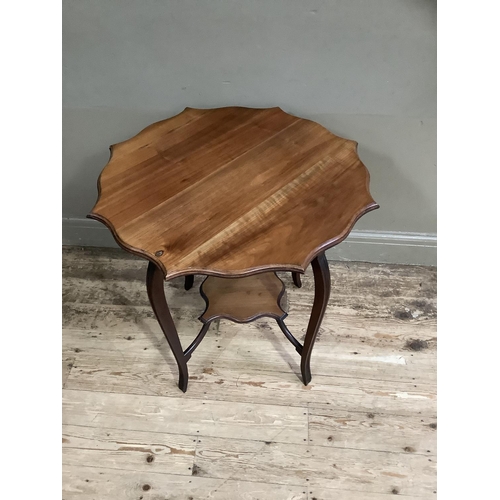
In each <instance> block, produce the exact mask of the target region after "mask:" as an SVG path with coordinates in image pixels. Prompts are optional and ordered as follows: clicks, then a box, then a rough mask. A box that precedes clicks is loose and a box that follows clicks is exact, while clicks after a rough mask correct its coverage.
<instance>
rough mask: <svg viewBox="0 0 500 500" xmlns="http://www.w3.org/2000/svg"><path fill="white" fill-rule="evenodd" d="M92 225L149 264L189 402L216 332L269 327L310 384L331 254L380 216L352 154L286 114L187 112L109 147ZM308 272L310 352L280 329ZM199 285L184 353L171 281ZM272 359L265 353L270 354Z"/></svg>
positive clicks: (155, 302) (150, 287)
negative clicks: (207, 342)
mask: <svg viewBox="0 0 500 500" xmlns="http://www.w3.org/2000/svg"><path fill="white" fill-rule="evenodd" d="M110 151H111V154H110V159H109V162H108V163H107V165H106V166H105V167H104V169H103V171H102V172H101V175H100V176H99V180H98V200H97V202H96V204H95V206H94V208H93V209H92V211H91V213H90V214H89V215H88V217H89V218H92V219H95V220H98V221H100V222H102V223H103V224H105V225H106V226H107V227H108V228H109V230H110V231H111V232H112V234H113V236H114V238H115V240H116V242H117V243H118V244H119V245H120V246H121V247H122V248H123V249H124V250H126V251H128V252H131V253H133V254H135V255H138V256H141V257H144V258H146V259H148V261H149V265H148V270H147V276H146V287H147V291H148V296H149V300H150V302H151V306H152V308H153V311H154V313H155V316H156V318H157V320H158V322H159V324H160V326H161V328H162V330H163V333H164V334H165V337H166V339H167V341H168V343H169V345H170V348H171V349H172V353H173V355H174V357H175V359H176V362H177V365H178V368H179V384H178V385H179V388H180V389H181V390H182V391H184V392H186V390H187V384H188V368H187V362H188V361H189V359H190V357H191V355H192V354H193V352H194V350H195V349H196V348H197V347H198V345H199V344H200V342H201V341H202V340H203V337H204V336H205V334H206V333H207V331H208V329H209V326H210V324H211V322H212V321H214V320H215V319H217V318H227V319H229V320H232V321H236V322H238V323H247V322H249V321H253V320H255V319H256V318H260V317H262V316H268V317H271V318H274V319H275V320H276V322H277V324H278V325H279V327H280V329H281V330H282V332H283V333H284V335H285V336H286V338H287V339H288V340H289V341H290V342H291V343H292V344H293V346H294V347H295V349H296V351H297V352H298V353H299V355H300V356H301V373H302V380H303V382H304V384H305V385H307V384H308V383H309V382H310V381H311V369H310V359H311V353H312V349H313V346H314V341H315V339H316V335H317V333H318V330H319V327H320V325H321V321H322V319H323V315H324V313H325V309H326V306H327V303H328V299H329V296H330V273H329V269H328V263H327V260H326V257H325V250H327V249H328V248H330V247H333V246H334V245H337V244H338V243H340V242H341V241H342V240H344V239H345V238H346V237H347V235H348V234H349V232H350V230H351V229H352V227H353V226H354V224H355V222H356V221H357V220H358V219H359V218H360V217H361V216H362V215H364V214H366V213H367V212H369V211H371V210H374V209H376V208H378V204H377V203H376V202H375V201H374V200H373V198H372V197H371V195H370V192H369V187H368V186H369V173H368V171H367V169H366V167H365V166H364V165H363V163H362V162H361V160H360V159H359V157H358V155H357V143H356V142H355V141H352V140H347V139H343V138H341V137H338V136H336V135H334V134H332V133H331V132H329V131H328V130H327V129H325V128H324V127H322V126H321V125H319V124H317V123H315V122H313V121H310V120H306V119H303V118H299V117H296V116H293V115H291V114H288V113H286V112H284V111H283V110H281V109H280V108H267V109H254V108H244V107H225V108H217V109H194V108H186V109H184V111H182V112H181V113H179V114H178V115H176V116H174V117H172V118H169V119H167V120H163V121H160V122H157V123H153V124H152V125H150V126H148V127H146V128H145V129H144V130H142V131H141V132H139V133H138V134H137V135H135V136H134V137H132V138H130V139H128V140H126V141H124V142H121V143H119V144H115V145H113V146H111V147H110ZM309 264H311V265H312V269H313V273H314V281H315V296H314V303H313V307H312V312H311V317H310V320H309V323H308V327H307V331H306V335H305V339H304V342H303V343H301V342H299V341H298V340H297V339H296V338H295V337H294V335H293V334H292V333H291V332H290V331H289V330H288V328H287V327H286V325H285V323H284V319H285V318H286V316H287V313H286V311H285V310H284V309H283V308H282V304H281V302H282V297H283V295H284V293H285V286H284V284H283V282H282V281H281V280H280V278H279V277H278V276H277V274H276V272H277V271H289V272H291V273H292V276H293V281H294V283H295V285H296V286H299V287H300V286H301V281H300V276H301V274H303V273H304V272H305V270H306V268H307V267H308V265H309ZM196 274H201V275H205V276H206V278H205V280H204V281H203V283H202V285H201V287H200V293H201V295H202V297H203V298H204V299H205V302H206V309H205V311H204V312H203V314H202V315H201V316H200V318H199V319H200V320H201V322H202V328H201V330H200V332H199V334H198V335H197V336H196V337H195V339H194V340H193V342H192V343H191V344H190V345H189V346H188V347H187V348H185V349H184V348H183V347H182V345H181V342H180V340H179V336H178V333H177V330H176V327H175V324H174V322H173V320H172V316H171V314H170V310H169V308H168V305H167V301H166V299H165V293H164V282H165V280H170V279H172V278H175V277H178V276H185V289H186V290H189V289H190V288H191V287H192V286H193V277H194V275H196ZM263 355H265V353H263Z"/></svg>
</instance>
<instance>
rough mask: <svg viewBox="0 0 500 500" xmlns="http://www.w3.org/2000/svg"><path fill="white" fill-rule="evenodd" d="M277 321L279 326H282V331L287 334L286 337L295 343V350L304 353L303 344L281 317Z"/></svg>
mask: <svg viewBox="0 0 500 500" xmlns="http://www.w3.org/2000/svg"><path fill="white" fill-rule="evenodd" d="M276 323H278V326H279V327H280V328H281V331H282V332H283V333H284V334H285V337H286V338H287V339H288V340H289V341H290V342H291V343H292V344H293V346H294V347H295V350H296V351H297V352H298V353H299V354H302V344H301V343H300V342H299V341H298V340H297V339H296V338H295V337H294V336H293V335H292V334H291V333H290V330H289V329H288V328H287V326H286V325H285V322H284V321H283V320H282V319H281V318H280V319H278V318H277V319H276Z"/></svg>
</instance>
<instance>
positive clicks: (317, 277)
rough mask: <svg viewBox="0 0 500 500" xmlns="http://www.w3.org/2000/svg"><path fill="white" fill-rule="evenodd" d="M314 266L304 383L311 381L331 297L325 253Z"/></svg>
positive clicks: (302, 362) (301, 369)
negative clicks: (314, 350) (314, 353)
mask: <svg viewBox="0 0 500 500" xmlns="http://www.w3.org/2000/svg"><path fill="white" fill-rule="evenodd" d="M312 268H313V272H314V303H313V307H312V311H311V317H310V318H309V324H308V325H307V332H306V338H305V340H304V346H303V349H302V355H301V357H302V359H301V361H300V371H301V372H302V380H303V382H304V385H307V384H308V383H309V382H310V381H311V367H310V362H311V352H312V348H313V346H314V341H315V340H316V335H317V334H318V330H319V327H320V325H321V321H322V320H323V316H324V314H325V309H326V305H327V304H328V299H329V298H330V269H329V268H328V261H327V260H326V257H325V254H324V253H322V254H320V255H318V256H317V257H316V258H315V259H314V260H313V261H312Z"/></svg>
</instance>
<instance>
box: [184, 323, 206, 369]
mask: <svg viewBox="0 0 500 500" xmlns="http://www.w3.org/2000/svg"><path fill="white" fill-rule="evenodd" d="M211 324H212V322H211V321H207V322H206V323H204V324H203V327H202V328H201V330H200V333H198V335H196V338H195V339H194V340H193V341H192V342H191V344H189V347H188V348H187V349H186V350H185V351H184V356H185V357H186V361H188V360H189V358H190V357H191V354H193V351H194V350H195V349H196V348H197V347H198V345H199V344H200V342H201V341H202V340H203V338H204V337H205V335H206V333H207V332H208V328H209V327H210V325H211Z"/></svg>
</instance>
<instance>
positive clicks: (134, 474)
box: [63, 465, 415, 500]
mask: <svg viewBox="0 0 500 500" xmlns="http://www.w3.org/2000/svg"><path fill="white" fill-rule="evenodd" d="M329 493H331V490H330V491H329ZM141 497H142V498H143V499H144V500H146V499H151V500H164V499H166V498H168V499H169V500H170V499H172V500H177V499H178V500H198V499H204V498H210V500H235V499H238V500H255V499H257V498H258V499H259V500H277V499H279V500H307V493H306V490H305V489H304V488H303V487H301V486H289V485H281V484H272V483H268V482H261V483H258V482H253V481H238V480H233V479H214V478H209V477H198V476H182V475H178V474H170V473H168V472H164V473H163V474H157V473H151V472H142V471H128V470H127V471H119V470H115V469H106V468H102V467H99V466H98V465H96V466H94V467H85V466H75V465H65V466H64V468H63V499H64V500H71V499H75V500H82V499H83V500H110V499H115V498H116V499H121V500H138V499H140V498H141ZM326 498H328V499H330V498H331V497H325V499H326ZM335 498H337V499H338V500H354V499H355V498H356V497H354V496H352V492H340V493H339V494H338V495H337V494H336V495H335ZM364 499H365V500H391V499H390V498H385V497H382V496H378V495H377V496H370V495H367V496H364ZM405 500H415V499H414V498H413V497H405Z"/></svg>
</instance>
